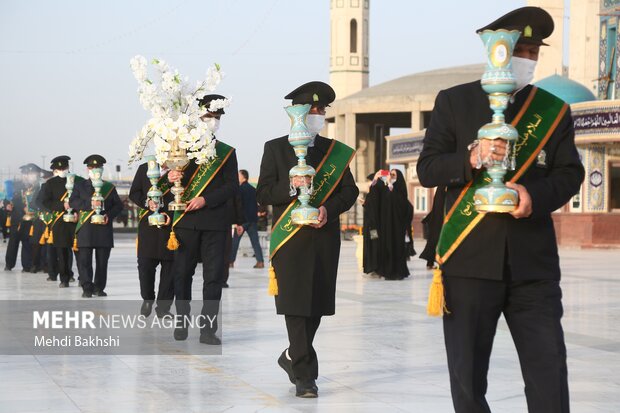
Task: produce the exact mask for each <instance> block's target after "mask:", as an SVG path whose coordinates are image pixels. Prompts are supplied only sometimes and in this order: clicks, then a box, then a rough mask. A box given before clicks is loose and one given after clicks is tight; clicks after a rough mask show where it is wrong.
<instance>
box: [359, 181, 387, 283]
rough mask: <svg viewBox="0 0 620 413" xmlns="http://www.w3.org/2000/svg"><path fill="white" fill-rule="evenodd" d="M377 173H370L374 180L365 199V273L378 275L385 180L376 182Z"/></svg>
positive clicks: (363, 232) (363, 233)
mask: <svg viewBox="0 0 620 413" xmlns="http://www.w3.org/2000/svg"><path fill="white" fill-rule="evenodd" d="M374 177H375V174H374V173H372V174H370V175H368V180H369V181H373V185H371V186H370V190H369V191H368V194H367V195H366V198H365V199H364V228H363V231H362V235H363V237H364V260H363V263H364V273H366V274H373V275H376V276H377V277H378V275H377V271H378V270H379V261H380V259H381V250H380V247H381V244H380V242H379V222H380V218H381V211H380V206H381V192H382V186H384V185H383V181H380V182H379V184H378V185H377V184H376V181H374V180H373V179H374Z"/></svg>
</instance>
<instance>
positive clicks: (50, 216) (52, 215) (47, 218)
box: [41, 191, 68, 231]
mask: <svg viewBox="0 0 620 413" xmlns="http://www.w3.org/2000/svg"><path fill="white" fill-rule="evenodd" d="M67 195H68V193H67V191H65V193H64V194H63V195H62V196H61V197H60V202H63V201H64V200H65V198H66V197H67ZM64 213H65V212H64V211H49V212H43V213H42V214H41V221H43V223H44V224H45V226H47V227H49V230H50V231H51V230H52V228H54V225H55V224H56V222H57V221H58V219H59V218H60V217H61V216H62V215H63V214H64ZM50 224H51V226H50Z"/></svg>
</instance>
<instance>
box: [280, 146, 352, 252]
mask: <svg viewBox="0 0 620 413" xmlns="http://www.w3.org/2000/svg"><path fill="white" fill-rule="evenodd" d="M354 155H355V149H353V148H350V147H348V146H347V145H345V144H344V143H342V142H339V141H337V140H332V143H331V145H330V147H329V150H328V151H327V154H326V155H325V157H324V158H323V160H322V161H321V163H320V164H319V166H318V168H317V171H316V175H314V179H313V180H312V184H313V186H314V192H313V193H312V196H311V197H310V205H312V206H313V207H315V208H318V207H319V206H321V205H322V204H323V203H324V202H325V201H326V200H327V198H328V197H329V196H330V195H331V193H332V192H333V190H334V189H335V188H336V186H337V185H338V183H339V182H340V180H341V179H342V176H343V174H344V171H345V170H346V169H347V167H348V166H349V163H350V162H351V159H353V156H354ZM299 205H301V203H300V202H299V200H297V199H295V200H294V201H293V202H291V203H290V204H289V206H288V207H287V208H286V210H285V211H284V213H283V214H282V216H280V218H279V219H278V221H277V222H276V223H275V224H274V225H273V228H272V230H271V241H270V243H269V257H270V258H273V256H274V255H275V254H276V252H277V251H278V250H279V249H280V247H282V245H284V244H285V243H286V241H288V240H289V239H290V238H291V237H292V236H293V235H295V233H297V231H299V230H300V229H301V226H299V225H295V224H293V223H292V221H291V211H292V210H293V209H295V208H297V207H298V206H299Z"/></svg>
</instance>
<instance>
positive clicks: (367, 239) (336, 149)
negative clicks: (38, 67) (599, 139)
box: [1, 7, 584, 412]
mask: <svg viewBox="0 0 620 413" xmlns="http://www.w3.org/2000/svg"><path fill="white" fill-rule="evenodd" d="M512 29H517V30H520V31H521V32H522V35H521V37H520V39H519V41H518V43H517V44H516V47H515V50H514V58H513V70H514V72H515V77H516V83H517V91H516V92H514V93H513V94H512V96H511V99H510V104H509V106H508V109H507V111H506V120H507V121H509V122H513V123H514V124H515V125H516V127H517V129H518V128H519V127H521V126H522V124H523V122H527V121H528V119H527V118H524V117H523V116H524V113H525V112H526V109H528V108H531V107H535V108H536V112H535V114H536V115H537V116H539V117H540V118H541V119H543V118H545V119H546V118H549V119H551V120H552V121H553V122H549V123H548V124H545V125H547V126H545V128H546V130H544V131H542V130H541V131H540V133H538V134H537V135H536V136H534V135H533V134H532V135H530V136H529V137H528V139H530V142H529V143H528V145H529V146H526V145H525V143H524V144H523V145H522V146H524V147H525V148H521V147H520V149H519V150H524V151H526V152H524V153H523V154H521V155H520V156H522V157H523V159H526V160H527V161H520V163H519V164H518V165H517V170H518V172H517V174H518V175H517V176H518V177H519V178H518V180H517V178H515V179H514V180H513V181H511V182H508V183H507V186H509V187H510V188H512V189H514V190H515V191H517V192H518V195H519V205H518V207H517V208H516V209H515V210H514V211H512V212H510V213H498V214H479V215H480V216H478V214H474V213H473V212H472V211H471V205H469V204H468V203H469V202H471V197H472V193H473V189H474V188H475V185H476V184H477V183H479V182H480V181H481V180H483V179H484V173H483V172H484V169H485V168H486V167H487V166H489V165H490V164H491V162H493V161H500V160H503V159H504V158H505V157H506V156H507V155H506V151H507V149H506V143H505V142H504V141H502V140H501V139H498V140H494V141H490V140H478V139H476V136H477V131H478V129H479V128H480V127H481V126H482V125H484V124H485V123H487V122H488V121H489V120H490V119H491V114H492V112H491V110H490V108H489V100H488V95H487V94H486V93H485V92H484V91H483V90H482V89H481V87H480V81H477V82H472V83H468V84H464V85H458V86H455V87H453V88H450V89H447V90H444V91H441V92H440V93H439V95H438V96H437V100H436V103H435V107H434V110H433V112H432V115H431V118H430V124H429V126H428V128H427V130H426V135H425V138H424V145H423V149H422V152H421V154H420V157H419V160H418V163H417V175H418V178H419V180H420V182H421V184H422V185H424V186H426V187H436V188H437V189H436V192H435V197H434V202H433V206H432V210H431V213H430V214H429V215H428V216H427V217H425V219H424V223H425V226H426V228H427V231H426V232H427V235H428V236H427V238H428V242H427V245H426V248H425V249H424V251H423V252H422V254H421V258H422V259H424V260H425V261H426V266H427V267H428V268H429V269H432V268H435V267H437V266H439V268H437V269H436V270H435V275H434V277H435V280H436V283H437V284H439V285H441V287H442V288H444V290H443V291H444V292H442V293H441V295H442V298H444V299H445V303H444V304H443V307H442V308H440V310H446V312H445V314H444V316H443V323H444V335H445V345H446V351H447V356H448V357H447V358H448V369H449V373H450V384H451V389H452V397H453V402H454V407H455V410H456V411H457V412H489V411H490V409H489V406H488V404H487V402H486V400H485V393H486V389H487V371H488V367H489V358H490V353H491V348H492V344H493V337H494V335H495V329H496V327H497V322H498V319H499V317H500V315H501V314H503V315H504V317H505V318H506V321H507V323H508V326H509V328H510V331H511V333H512V336H513V339H514V341H515V345H516V349H517V352H518V353H519V358H520V361H521V366H522V370H523V376H524V380H525V392H526V396H527V403H528V407H529V410H530V411H531V412H568V386H567V368H566V349H565V345H564V337H563V331H562V326H561V323H560V319H561V316H562V303H561V289H560V286H559V279H560V269H559V263H558V254H557V244H556V240H555V236H554V230H553V223H552V220H551V212H552V211H554V210H555V209H557V208H558V207H560V206H561V205H563V204H564V203H566V202H567V201H568V200H569V199H570V197H571V196H572V195H574V194H575V193H576V192H577V191H578V190H579V185H580V183H581V181H582V180H583V176H584V171H583V167H582V165H581V163H580V161H579V156H578V154H577V151H576V147H575V143H574V132H573V129H572V122H571V116H570V111H569V110H568V109H567V105H566V104H564V102H562V101H560V100H559V99H557V98H555V97H553V96H551V95H550V94H549V93H547V92H544V91H542V90H539V89H537V88H536V87H533V86H532V85H530V84H529V82H530V81H531V74H532V72H533V70H532V67H533V66H535V64H536V61H537V60H538V53H539V49H540V47H541V46H543V45H544V42H543V40H544V39H545V38H547V37H548V36H550V35H551V33H552V31H553V20H552V18H551V17H550V15H549V14H548V13H547V12H546V11H544V10H543V9H540V8H537V7H524V8H520V9H517V10H515V11H513V12H510V13H508V14H507V15H505V16H502V17H501V18H499V19H498V20H496V21H495V22H493V23H491V24H489V25H488V26H485V27H484V28H481V29H479V31H483V30H512ZM221 98H223V97H222V96H220V95H207V96H205V97H203V98H202V99H201V101H200V104H201V105H203V106H205V107H209V102H210V101H211V100H213V99H221ZM335 98H336V96H335V92H334V90H333V89H332V88H331V87H330V86H329V85H327V84H325V83H323V82H316V81H315V82H309V83H305V84H303V85H301V86H299V87H298V88H296V89H295V90H293V91H292V92H290V93H289V94H288V95H286V96H285V99H288V100H291V101H292V104H293V105H297V104H307V105H309V106H310V112H309V114H308V116H307V125H308V129H309V131H310V132H311V134H312V140H311V142H310V144H309V145H308V151H307V155H306V157H305V161H306V162H307V164H308V165H310V166H312V167H313V168H316V170H317V171H316V172H317V174H316V176H319V177H321V179H323V181H322V182H321V185H320V188H319V189H318V190H316V191H315V192H313V194H312V205H313V206H314V207H316V208H317V209H318V217H317V219H316V220H315V221H314V222H313V223H311V224H309V225H300V226H296V225H292V224H291V222H292V217H291V210H292V209H293V208H294V207H295V206H296V205H297V204H296V203H297V202H298V201H297V192H296V191H292V190H291V189H293V190H296V189H297V188H300V187H310V186H311V180H310V179H311V178H309V177H308V176H293V177H289V170H290V169H291V167H292V166H293V165H296V164H297V161H298V159H297V157H296V155H295V151H294V150H293V148H292V147H291V145H290V143H289V141H288V136H283V137H280V138H276V139H273V140H270V141H268V142H266V143H265V147H264V152H263V156H262V160H261V166H260V175H259V178H258V184H257V187H256V189H254V187H252V186H251V185H250V184H249V183H248V179H249V174H248V172H247V171H246V170H239V169H238V166H237V158H236V150H235V149H234V148H233V147H231V146H229V145H227V144H226V143H224V142H222V141H221V140H219V139H217V143H216V152H217V157H216V158H215V159H214V161H213V162H211V163H209V164H208V166H202V165H198V164H196V163H195V161H193V160H192V161H190V162H189V163H188V165H187V166H186V167H185V169H183V170H182V171H179V170H176V169H173V170H167V169H166V165H163V166H162V177H161V179H160V181H159V187H160V189H161V190H162V192H163V205H164V208H163V210H164V211H165V212H166V222H165V223H164V224H162V225H158V226H153V225H149V217H151V216H152V215H153V214H156V213H158V212H159V208H160V205H158V204H156V203H155V202H154V201H153V199H151V197H150V195H149V189H150V187H151V183H150V181H149V179H148V177H147V165H146V164H144V165H141V166H140V167H139V168H138V170H137V172H136V175H135V178H134V180H133V183H132V187H131V191H130V196H129V198H130V199H131V201H133V202H134V203H135V204H136V205H138V206H139V207H140V208H142V212H141V215H140V222H139V226H138V248H137V260H138V278H139V284H140V293H141V296H142V299H143V305H142V308H141V312H142V314H144V315H147V316H148V315H150V314H151V311H152V310H153V307H154V306H155V305H156V308H155V312H156V315H157V316H158V317H166V316H170V315H171V312H170V310H171V308H172V307H171V306H172V303H174V305H175V309H176V314H177V315H187V314H189V311H190V301H191V299H192V295H191V286H192V280H193V276H194V275H195V271H196V269H197V264H198V263H199V262H202V277H203V289H202V299H203V301H202V303H203V306H202V309H201V314H204V315H206V316H209V317H210V318H211V319H213V318H215V317H214V316H216V315H217V314H218V311H219V304H220V300H221V297H222V288H225V287H227V285H228V284H227V281H228V271H229V268H231V267H234V265H235V259H236V255H237V250H238V247H239V242H240V239H241V237H242V235H243V233H247V234H248V236H249V238H250V241H251V244H252V247H253V250H254V255H255V258H256V264H255V265H254V268H258V269H260V268H264V267H266V265H265V263H266V262H268V263H270V265H269V288H268V289H269V292H270V293H271V294H272V295H274V297H275V306H276V311H277V313H278V314H281V315H284V320H285V325H286V331H287V334H288V340H289V343H288V346H287V348H285V349H284V350H283V351H282V353H281V354H280V356H279V358H278V359H277V362H278V365H279V366H280V367H281V368H282V369H284V371H285V372H286V374H287V376H288V378H289V380H290V381H291V383H293V384H294V385H295V389H296V395H297V396H298V397H303V398H312V397H317V395H318V388H317V386H316V379H317V377H318V371H319V365H318V357H317V353H316V350H315V348H314V346H313V342H314V338H315V336H316V334H317V331H318V328H319V326H320V323H321V319H322V317H323V316H330V315H333V314H334V313H335V295H336V279H337V270H338V262H339V255H340V243H341V234H340V222H339V216H340V215H341V214H343V213H344V212H346V211H347V210H349V209H350V208H351V206H353V204H354V203H355V201H356V199H357V197H358V193H359V190H358V187H357V185H356V183H355V181H354V179H353V176H352V174H351V171H350V169H349V162H350V161H351V159H352V158H353V156H354V153H355V151H354V150H353V149H352V148H349V147H348V146H346V145H344V144H343V143H341V142H339V141H337V140H332V139H328V138H325V137H323V136H321V135H320V134H319V132H320V131H321V130H322V129H323V127H324V122H325V113H326V107H327V106H328V105H329V104H330V103H331V102H333V101H334V100H335ZM541 102H542V103H541ZM528 113H529V112H528ZM223 115H224V110H223V109H217V110H214V111H207V113H206V114H205V117H206V118H212V119H216V120H217V122H216V123H215V124H218V123H219V120H220V119H221V117H222V116H223ZM543 132H544V133H543ZM537 139H540V141H537ZM491 142H492V143H491ZM534 143H535V144H534ZM541 152H542V153H543V156H538V155H540V153H541ZM519 159H521V158H519ZM533 159H537V162H536V163H535V164H534V163H533V162H532V160H533ZM68 160H69V157H68V156H59V157H57V158H55V159H53V160H52V163H51V169H52V175H53V176H52V177H49V179H48V180H47V181H46V182H45V183H43V184H42V185H41V186H40V187H39V186H38V185H39V184H38V180H39V178H40V176H41V175H42V173H43V171H42V170H41V169H40V168H38V167H36V166H35V165H32V164H29V165H26V166H24V167H23V168H22V173H23V180H22V183H21V185H20V186H19V187H16V188H15V191H14V196H13V198H12V200H10V201H8V202H7V201H5V202H4V204H3V211H2V216H1V218H2V220H3V222H4V224H5V225H4V228H3V236H4V238H5V240H6V238H7V236H8V239H9V241H8V246H7V252H6V261H5V270H7V271H10V270H12V269H13V268H14V267H15V263H16V259H17V251H18V249H19V247H20V246H21V262H22V268H23V271H32V272H36V271H39V270H41V269H42V268H44V267H46V270H47V271H48V274H49V278H48V280H50V281H55V280H57V277H60V287H63V288H64V287H68V286H69V283H70V282H72V281H73V278H74V277H73V273H72V271H71V268H72V264H71V262H72V260H73V259H74V258H73V257H74V254H73V252H76V255H75V257H76V261H77V264H78V265H77V268H78V273H79V277H78V282H79V285H80V286H81V287H82V290H83V295H82V296H83V297H85V298H89V297H92V296H94V295H95V296H106V295H107V294H106V291H105V287H106V280H107V263H108V259H109V257H110V250H111V248H113V246H114V240H113V232H112V221H113V220H114V219H115V217H116V216H117V215H118V214H119V213H120V212H121V211H122V210H123V204H122V202H121V201H120V199H119V196H118V194H117V192H116V189H115V188H114V185H112V184H111V183H109V182H105V181H104V182H103V185H100V188H101V189H100V192H101V198H98V199H95V198H93V194H94V193H95V189H94V187H93V181H94V179H95V178H96V175H97V171H98V170H100V169H99V168H101V167H102V166H103V165H104V164H105V159H104V158H103V157H102V156H100V155H91V156H89V157H87V158H86V159H85V160H84V164H85V165H86V166H87V168H88V170H89V176H88V178H85V179H82V178H79V177H76V179H75V185H74V188H73V191H72V193H71V194H70V196H68V193H67V191H66V180H67V170H68ZM323 165H329V166H330V168H331V169H330V171H329V173H325V174H321V172H322V168H323ZM197 172H200V173H197ZM368 179H369V180H370V181H371V182H370V184H369V188H370V189H369V191H368V194H367V196H366V198H365V200H364V204H363V205H364V227H363V238H364V260H363V263H364V272H365V273H368V274H371V275H372V276H374V277H383V278H385V279H386V280H402V279H404V278H406V277H408V276H409V275H410V272H409V268H408V265H407V261H408V260H409V259H410V257H412V256H413V255H415V250H414V247H413V236H412V231H411V224H412V220H413V213H414V211H413V206H412V205H411V203H410V202H409V198H408V195H407V187H406V182H405V178H404V176H403V174H402V172H401V171H400V170H398V169H392V170H379V171H377V172H376V173H374V174H371V175H369V177H368ZM175 182H181V184H182V185H183V187H184V188H186V193H185V195H184V199H185V200H186V201H187V207H186V208H185V209H174V208H171V209H168V207H169V206H170V205H172V203H173V202H172V194H171V192H170V187H171V186H172V185H173V184H174V183H175ZM317 186H318V185H317ZM267 206H270V207H271V208H272V211H273V225H272V227H271V241H270V248H269V254H268V256H267V257H264V256H263V252H262V249H261V246H260V243H259V239H258V235H257V231H258V228H259V226H262V225H264V219H265V216H266V210H265V208H266V207H267ZM99 210H101V214H102V216H100V214H99ZM455 211H456V212H455ZM94 215H95V216H98V218H97V219H98V220H100V221H96V220H93V219H92V218H94ZM71 217H73V219H72V218H71ZM455 217H456V218H455ZM455 219H461V220H465V221H466V225H464V226H463V225H461V226H460V227H459V226H458V225H456V224H455V223H454V222H455ZM233 225H235V231H234V235H233V233H232V232H231V226H233ZM44 251H45V252H44ZM93 255H94V256H95V262H96V268H95V270H93V264H92V259H93ZM157 267H160V277H159V279H160V282H159V287H158V289H157V293H156V291H155V280H156V271H157ZM440 291H441V290H440ZM217 331H218V325H217V323H214V324H210V325H206V326H205V327H203V329H202V330H201V332H200V337H199V340H200V342H202V343H205V344H207V345H219V344H221V338H220V337H219V336H218V335H217V334H216V333H217ZM187 337H188V328H187V326H185V325H182V326H179V327H177V328H176V329H175V330H174V338H175V339H176V340H185V339H187Z"/></svg>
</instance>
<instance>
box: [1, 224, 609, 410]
mask: <svg viewBox="0 0 620 413" xmlns="http://www.w3.org/2000/svg"><path fill="white" fill-rule="evenodd" d="M244 242H247V237H244ZM423 243H424V241H421V240H419V241H418V242H417V243H416V249H417V250H418V251H421V250H422V248H423V246H424V245H423ZM5 248H6V244H0V257H2V258H0V263H1V267H0V268H3V267H4V263H3V258H4V253H5ZM246 251H249V249H247V248H246ZM134 254H135V249H134V243H133V238H132V237H130V236H128V235H119V236H118V237H117V247H116V248H115V249H114V250H113V251H112V255H111V258H110V268H109V277H108V280H109V281H108V287H107V288H106V290H107V292H108V294H109V297H107V298H96V299H106V300H115V299H123V300H126V299H132V300H133V299H135V300H139V299H140V297H139V287H138V276H137V271H136V263H135V255H134ZM242 255H243V254H240V255H239V256H238V258H237V262H236V266H235V268H234V269H232V270H231V274H230V280H229V284H230V288H229V289H226V290H224V296H223V303H222V304H223V311H224V317H225V319H224V330H223V340H224V345H223V355H221V356H193V355H182V356H37V357H34V356H2V355H0V383H1V384H0V412H2V413H4V412H6V413H18V412H32V413H34V412H67V413H70V412H85V413H91V412H92V413H95V412H97V413H98V412H114V413H123V412H144V413H146V412H167V413H172V412H183V413H190V412H255V411H258V412H381V413H388V412H433V413H441V412H451V411H453V410H452V404H451V400H450V392H449V385H448V374H447V368H446V357H445V353H444V345H443V335H442V328H441V320H439V319H435V318H429V317H427V316H426V314H425V303H426V294H427V291H428V285H429V282H430V279H431V273H430V272H429V271H427V270H426V269H425V266H424V264H425V263H424V262H423V261H421V260H419V259H417V258H414V259H413V260H412V261H411V262H410V263H409V268H410V270H411V272H412V277H410V278H409V279H406V280H404V281H383V280H376V279H366V278H363V277H362V276H361V273H360V272H359V270H358V268H357V262H356V258H355V244H354V243H353V242H352V241H345V242H343V248H342V252H341V260H340V271H339V281H338V298H337V313H336V316H334V317H326V318H324V319H323V322H322V325H321V328H320V329H319V332H318V336H317V339H316V342H315V343H316V344H315V345H316V348H317V351H318V355H319V361H320V377H319V379H318V381H317V384H318V386H319V398H318V399H299V398H296V397H295V394H294V388H293V386H292V385H291V384H290V383H289V381H288V379H287V376H286V375H285V373H284V372H283V371H282V370H281V369H280V368H279V367H278V366H277V364H276V359H277V357H278V356H279V354H280V352H281V351H282V349H283V348H285V347H286V345H287V339H286V331H285V328H284V320H283V318H282V317H280V316H278V315H276V314H275V310H274V305H273V299H272V298H271V297H269V296H267V294H266V288H267V271H266V270H255V269H253V268H252V265H253V264H254V260H253V258H251V257H243V256H242ZM560 255H561V259H562V268H563V281H562V287H563V291H564V307H565V316H564V322H563V323H564V329H565V332H566V341H567V348H568V356H569V358H568V367H569V380H570V382H569V385H570V392H571V410H572V412H574V413H590V412H592V413H594V412H597V413H598V412H609V413H617V412H620V374H619V373H618V372H619V371H620V329H618V326H617V323H618V320H619V319H620V275H619V274H620V272H619V271H618V268H620V251H618V250H577V249H562V250H561V253H560ZM45 278H46V275H44V274H41V273H39V274H29V273H21V272H20V265H19V261H18V264H17V267H16V268H15V269H14V270H13V271H12V272H4V271H0V299H46V300H82V298H80V295H81V290H80V289H79V288H77V287H75V286H72V287H71V288H68V289H59V288H58V287H57V284H56V283H51V282H46V281H45ZM201 287H202V283H201V282H195V283H194V289H195V293H194V294H195V296H199V292H200V289H201ZM189 339H190V340H198V337H192V336H190V338H189ZM488 400H489V403H490V405H491V408H492V410H493V412H500V413H508V412H515V413H520V412H526V411H527V408H526V404H525V397H524V395H523V381H522V378H521V373H520V369H519V364H518V360H517V356H516V352H515V350H514V345H513V344H512V340H511V337H510V333H509V331H508V329H507V327H506V324H505V322H503V320H501V321H500V325H499V329H498V331H497V335H496V339H495V345H494V350H493V356H492V360H491V368H490V373H489V391H488Z"/></svg>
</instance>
